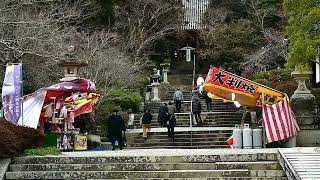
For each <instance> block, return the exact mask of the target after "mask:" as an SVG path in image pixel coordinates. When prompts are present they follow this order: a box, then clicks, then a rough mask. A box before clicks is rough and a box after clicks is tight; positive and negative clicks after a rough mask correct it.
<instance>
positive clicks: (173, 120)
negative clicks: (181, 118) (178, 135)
mask: <svg viewBox="0 0 320 180" xmlns="http://www.w3.org/2000/svg"><path fill="white" fill-rule="evenodd" d="M176 124H177V120H176V118H175V117H174V116H173V115H171V114H170V115H169V123H168V124H167V126H169V127H172V126H173V127H174V126H175V125H176Z"/></svg>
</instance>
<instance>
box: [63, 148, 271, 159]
mask: <svg viewBox="0 0 320 180" xmlns="http://www.w3.org/2000/svg"><path fill="white" fill-rule="evenodd" d="M276 152H277V149H271V148H270V149H124V150H122V151H120V150H116V151H81V152H63V153H62V156H73V157H74V156H75V157H78V156H80V157H82V156H86V157H92V156H98V157H99V156H104V157H105V156H188V155H221V154H258V153H259V154H260V153H276Z"/></svg>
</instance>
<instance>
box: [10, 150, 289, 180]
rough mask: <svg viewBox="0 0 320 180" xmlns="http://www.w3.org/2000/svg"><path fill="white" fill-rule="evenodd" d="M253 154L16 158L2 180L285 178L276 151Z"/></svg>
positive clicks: (131, 153) (128, 153) (141, 152)
mask: <svg viewBox="0 0 320 180" xmlns="http://www.w3.org/2000/svg"><path fill="white" fill-rule="evenodd" d="M261 151H262V150H261ZM258 152H259V151H258ZM258 152H257V151H255V152H254V151H249V152H248V151H241V150H239V152H235V151H232V150H223V151H220V150H216V151H214V150H210V151H202V150H192V151H191V150H176V151H172V150H165V149H162V150H125V151H118V152H110V151H109V152H107V151H103V152H78V153H77V152H71V153H64V154H63V155H62V156H45V157H40V156H38V157H37V156H34V157H32V156H31V157H16V158H13V160H12V164H11V165H10V168H9V171H8V172H7V173H6V179H145V180H149V179H150V180H151V179H167V180H171V179H177V180H178V179H180V180H181V179H185V180H189V179H199V180H200V179H224V180H247V179H250V180H258V179H259V180H260V179H269V180H285V179H287V178H286V177H285V174H284V172H283V171H282V169H281V166H280V165H279V163H278V161H277V159H278V157H277V153H276V150H273V151H272V152H261V153H258Z"/></svg>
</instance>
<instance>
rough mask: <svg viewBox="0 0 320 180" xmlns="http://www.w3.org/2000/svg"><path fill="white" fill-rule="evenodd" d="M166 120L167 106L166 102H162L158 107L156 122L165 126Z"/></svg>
mask: <svg viewBox="0 0 320 180" xmlns="http://www.w3.org/2000/svg"><path fill="white" fill-rule="evenodd" d="M167 120H168V107H167V103H164V104H162V105H161V106H160V108H159V114H158V122H159V123H160V124H161V126H163V127H165V126H166V122H167Z"/></svg>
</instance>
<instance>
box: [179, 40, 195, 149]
mask: <svg viewBox="0 0 320 180" xmlns="http://www.w3.org/2000/svg"><path fill="white" fill-rule="evenodd" d="M180 50H183V51H186V62H190V61H191V50H196V49H195V48H193V47H190V46H188V45H187V46H186V47H183V48H181V49H180ZM195 73H196V55H194V56H193V72H192V90H193V88H194V78H195ZM192 90H191V92H192ZM190 107H191V108H190V145H191V146H192V121H193V117H192V97H191V102H190Z"/></svg>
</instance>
